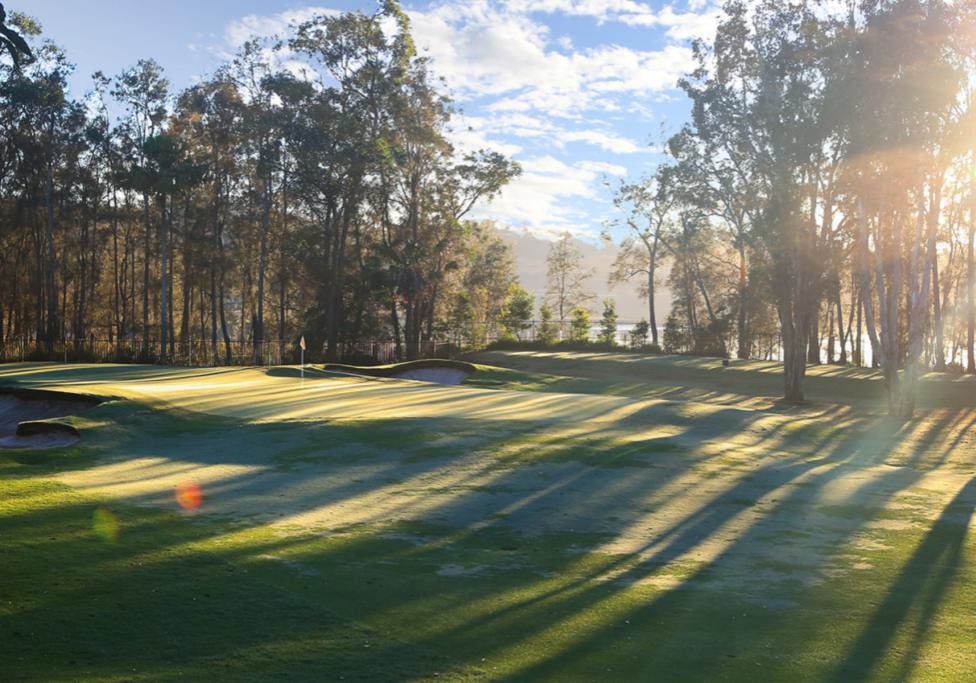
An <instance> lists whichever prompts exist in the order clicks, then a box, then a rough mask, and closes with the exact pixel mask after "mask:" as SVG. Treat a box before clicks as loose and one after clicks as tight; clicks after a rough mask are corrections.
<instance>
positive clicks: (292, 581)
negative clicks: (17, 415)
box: [0, 370, 976, 683]
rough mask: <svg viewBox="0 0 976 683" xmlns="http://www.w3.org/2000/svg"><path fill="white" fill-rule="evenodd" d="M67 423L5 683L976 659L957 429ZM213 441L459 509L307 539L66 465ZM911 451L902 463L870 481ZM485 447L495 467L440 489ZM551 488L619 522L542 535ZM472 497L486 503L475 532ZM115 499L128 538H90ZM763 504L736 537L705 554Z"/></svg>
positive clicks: (9, 516)
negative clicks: (658, 526) (440, 479)
mask: <svg viewBox="0 0 976 683" xmlns="http://www.w3.org/2000/svg"><path fill="white" fill-rule="evenodd" d="M492 372H494V373H496V374H494V375H491V378H492V379H491V381H503V379H504V381H505V383H506V384H512V385H515V384H520V385H521V386H522V388H523V389H525V390H539V389H543V388H548V389H547V390H553V389H551V387H552V386H554V385H560V383H562V384H561V385H560V386H562V387H566V386H572V383H574V382H575V383H577V384H576V386H577V387H583V388H586V387H589V388H591V389H595V388H597V385H596V384H594V383H603V384H600V385H599V388H600V392H592V393H614V392H615V390H614V389H613V385H614V384H615V382H618V381H619V380H605V381H604V380H600V379H588V378H557V377H547V376H544V375H541V374H538V373H537V374H535V375H531V376H526V375H525V373H522V372H519V371H502V370H498V371H492ZM478 376H481V372H480V371H479V375H478ZM478 376H476V378H477V377H478ZM532 386H534V387H535V389H530V387H532ZM559 390H560V391H565V390H566V389H565V388H563V389H559ZM574 393H591V392H583V391H579V392H574ZM689 415H690V417H689ZM763 415H764V413H761V412H759V413H757V415H756V416H748V415H746V414H745V413H744V412H742V413H734V415H733V417H730V418H727V417H721V420H720V419H719V417H715V416H712V417H708V418H702V419H705V420H709V421H711V422H712V423H714V422H719V421H723V420H724V422H722V429H721V430H720V431H719V432H718V437H720V438H721V439H723V440H724V439H733V438H735V437H736V433H735V428H736V425H739V426H740V427H743V426H744V425H746V424H747V420H753V419H757V420H758V419H761V418H762V416H763ZM68 419H69V420H70V421H71V422H72V424H74V425H75V426H77V427H78V428H79V429H81V430H82V433H83V440H82V441H81V442H80V443H79V444H78V445H76V446H73V447H71V448H67V449H58V450H56V451H38V452H34V453H28V452H0V550H2V551H4V552H0V576H2V579H3V580H2V581H0V680H7V678H9V679H10V680H34V681H51V682H54V681H75V680H86V681H87V680H92V681H112V682H113V683H115V682H120V681H126V680H131V681H170V680H173V681H175V680H187V681H196V680H215V681H278V680H296V681H303V680H308V681H313V680H314V681H319V680H339V679H340V677H341V679H342V680H345V681H398V680H405V681H433V680H438V681H440V680H454V681H474V680H491V681H510V682H513V683H536V682H540V681H541V682H552V683H557V682H558V683H563V682H566V683H585V682H587V681H600V682H601V683H602V682H603V681H612V680H618V681H681V680H687V681H732V682H740V683H747V682H748V683H753V682H755V681H791V682H792V681H801V682H811V683H814V682H816V683H826V682H831V683H841V682H842V681H844V682H846V681H870V682H877V683H881V682H892V683H894V682H895V681H920V682H927V681H964V680H967V678H966V677H967V676H968V675H969V673H970V672H971V670H972V669H973V666H974V665H976V642H974V641H973V639H972V637H971V636H972V625H971V618H972V614H973V613H974V611H976V563H974V562H973V559H974V558H973V557H972V540H973V539H972V534H971V532H970V531H969V525H970V521H971V519H972V515H973V510H974V508H976V484H974V483H973V482H969V483H967V484H965V485H963V486H961V487H960V488H959V490H958V492H957V493H956V494H955V495H954V496H953V497H952V498H951V500H948V501H941V502H940V499H939V498H938V497H936V496H934V495H933V491H932V490H931V488H926V487H922V486H919V485H917V482H918V476H920V474H921V473H922V472H923V471H924V472H934V471H938V470H939V469H940V468H954V467H970V468H973V467H974V462H973V461H974V460H976V458H974V457H973V454H971V453H967V452H966V451H965V449H966V448H968V445H967V444H965V443H964V444H963V445H962V446H960V448H958V449H956V450H955V451H953V452H952V456H951V458H952V459H948V460H947V459H946V458H947V457H948V456H944V455H943V454H942V452H941V451H940V450H938V449H937V448H936V445H937V444H938V443H939V435H940V434H943V436H945V434H944V433H942V432H939V431H938V430H937V429H935V428H933V429H931V430H928V431H927V432H925V434H926V436H925V438H924V439H921V440H915V441H913V442H911V443H908V445H905V443H902V442H900V441H899V442H888V441H879V444H880V445H878V446H874V445H871V446H868V445H862V444H860V443H859V442H858V439H860V438H861V437H862V436H863V435H864V434H863V433H862V432H861V431H859V430H848V429H847V428H845V426H844V425H843V424H842V423H839V422H836V423H832V422H827V421H824V422H823V423H816V422H815V423H814V424H813V426H809V423H802V422H796V423H794V422H786V423H784V424H782V425H781V426H780V427H778V428H777V429H776V430H775V431H774V432H772V433H770V434H769V435H768V436H766V437H764V440H762V441H759V442H758V443H751V442H750V443H751V445H750V446H749V450H740V449H739V448H738V447H735V448H733V447H731V446H729V447H728V448H723V449H718V447H717V446H716V444H714V443H710V444H709V443H705V441H704V440H703V439H702V440H697V441H696V439H697V438H698V437H695V434H696V432H695V431H694V430H695V429H699V428H701V431H702V433H703V434H708V435H715V434H716V429H715V425H714V424H706V425H702V424H701V420H700V419H699V418H696V417H694V414H693V413H688V412H687V411H685V412H682V411H681V410H678V409H677V408H675V409H672V408H671V407H669V406H663V407H661V408H660V409H659V410H658V409H655V410H654V411H651V412H648V413H643V414H642V415H641V418H640V419H641V423H642V424H641V426H640V428H641V429H643V430H645V431H646V430H647V429H648V427H647V425H644V424H643V422H645V421H648V420H657V421H659V422H660V423H661V424H662V425H664V426H668V425H672V426H673V425H674V424H677V423H678V422H680V424H681V427H682V429H686V430H688V431H686V432H685V436H683V437H682V438H681V439H678V438H671V437H668V436H657V437H647V438H640V439H638V438H634V435H635V434H637V433H638V432H637V431H636V430H637V429H638V426H639V425H638V424H637V423H633V424H632V423H627V424H619V425H611V426H606V425H604V426H601V427H599V428H594V429H593V431H592V433H591V434H589V435H587V436H581V435H580V429H574V426H569V427H566V426H558V425H555V426H553V425H548V426H546V425H539V424H534V423H529V422H526V423H512V424H510V425H506V427H507V428H499V427H498V425H493V426H492V427H491V428H485V426H484V425H481V424H472V423H470V422H465V421H463V420H452V421H437V420H408V419H395V420H344V421H332V422H325V421H317V422H303V423H249V422H246V421H243V420H236V419H231V418H219V417H214V416H210V415H204V414H200V413H192V412H189V411H182V410H176V409H172V408H162V407H158V406H152V405H149V404H145V403H139V402H135V401H113V402H109V403H107V404H104V405H103V406H100V407H99V408H98V409H96V410H92V411H88V412H86V413H82V414H80V415H76V416H74V417H72V418H68ZM736 420H739V422H736ZM726 422H727V423H728V424H726ZM749 424H751V423H749ZM865 431H866V430H865ZM882 431H884V430H882ZM885 433H887V432H885ZM689 435H690V436H689ZM718 437H716V438H718ZM709 438H711V437H709ZM943 440H944V439H943ZM906 443H907V442H906ZM201 451H206V453H207V458H209V460H214V459H216V460H217V461H220V462H229V463H236V462H243V461H247V462H262V463H264V464H265V465H268V466H270V467H271V468H272V469H274V470H276V471H278V470H280V471H283V472H286V473H289V474H293V475H294V476H295V477H296V478H299V479H300V478H301V477H302V476H305V474H306V473H313V472H316V471H317V470H314V469H308V468H314V467H324V466H326V465H328V466H329V468H331V469H327V470H324V471H326V472H327V474H326V475H323V476H325V477H326V478H328V476H332V475H333V474H336V473H338V472H341V471H342V468H343V467H345V466H350V467H351V466H357V465H372V464H376V463H382V464H383V467H376V468H375V471H365V470H364V473H363V474H361V475H357V479H355V480H354V482H353V483H352V484H348V486H351V487H352V488H354V489H355V491H354V492H352V493H350V494H348V498H347V499H346V500H347V502H348V503H349V504H353V503H354V502H355V501H356V500H358V498H357V497H356V496H355V495H353V493H355V494H356V495H358V494H360V493H375V492H378V491H383V490H387V489H389V488H391V487H392V488H398V490H402V491H403V492H404V493H409V494H410V495H413V496H416V497H419V498H426V497H432V496H442V497H445V498H444V499H445V500H446V501H447V502H449V503H453V504H456V505H458V506H460V507H459V508H458V509H456V510H454V509H453V508H450V507H449V506H448V507H447V509H446V511H445V513H444V515H443V517H444V518H443V520H442V521H440V522H437V523H433V522H429V521H427V522H425V521H416V520H414V521H411V520H403V519H397V518H393V517H391V518H390V519H389V520H387V521H380V522H373V523H368V524H364V523H354V524H339V523H336V524H330V525H328V528H326V529H322V528H315V529H311V528H303V527H301V526H299V525H295V526H294V527H289V526H288V525H287V523H282V524H278V525H275V526H272V525H269V524H266V523H263V522H255V521H248V520H247V519H242V518H240V517H238V518H233V519H228V518H224V517H221V516H217V515H214V516H210V515H208V514H207V513H206V506H205V507H204V510H203V512H202V513H198V514H195V515H193V514H187V513H175V512H173V511H171V510H161V509H159V508H158V507H147V506H138V505H132V504H126V503H124V502H122V501H118V500H111V499H108V498H105V497H100V496H96V495H93V494H86V493H82V492H80V491H78V490H75V489H71V488H69V487H66V486H64V485H63V484H60V483H57V481H55V480H54V479H56V478H57V477H58V476H59V475H60V474H63V473H64V472H66V471H73V470H79V469H87V468H92V467H97V466H99V464H100V463H104V462H106V461H109V460H112V459H120V460H126V459H136V458H147V457H159V458H167V459H170V460H172V461H183V460H187V461H193V460H194V459H195V458H197V457H199V459H200V460H201V461H203V460H205V458H203V457H202V456H200V455H199V453H200V452H201ZM889 451H890V453H889ZM214 454H216V455H214ZM889 455H891V456H892V461H893V464H899V465H901V464H904V465H905V467H894V466H892V467H890V468H888V469H887V470H885V472H884V473H882V474H877V473H874V474H870V475H869V474H868V470H867V469H864V470H863V474H862V469H861V468H862V467H867V466H869V465H877V463H878V462H879V459H881V458H884V457H888V456H889ZM472 462H477V463H478V466H479V468H480V469H479V470H478V472H479V473H482V474H486V475H487V476H488V477H489V478H488V479H486V480H485V481H480V480H479V483H468V484H459V485H456V486H451V487H442V486H440V485H439V484H438V483H437V480H436V479H433V480H430V481H432V482H433V483H428V480H427V479H426V477H427V476H429V475H432V474H435V473H437V472H439V471H448V472H449V471H450V470H451V469H452V468H454V467H460V466H462V465H463V466H464V467H471V463H472ZM916 467H917V468H918V470H916V469H913V468H916ZM407 472H409V473H411V474H410V475H409V476H408V474H407ZM871 472H873V470H872V471H871ZM842 473H846V474H849V475H854V476H862V477H863V481H862V482H861V484H860V485H859V486H860V490H858V491H857V492H855V493H853V494H850V495H844V496H840V494H839V493H838V492H837V490H836V486H835V484H836V483H837V481H838V478H839V475H840V474H842ZM309 476H312V475H311V474H309ZM411 476H412V477H413V479H411ZM491 477H494V478H491ZM599 477H616V478H615V479H613V480H612V481H613V482H614V487H615V488H611V489H609V490H608V492H607V493H606V494H605V495H604V497H603V499H601V501H587V502H585V503H577V504H576V505H575V506H565V507H564V506H562V505H561V504H560V502H559V498H558V497H557V496H558V494H559V491H560V490H562V489H565V490H569V489H570V488H571V487H573V486H577V485H580V486H581V485H582V484H580V483H579V482H581V481H585V480H588V479H595V478H599ZM638 477H651V479H648V480H646V481H649V482H650V483H652V484H654V485H657V486H660V487H664V486H665V485H675V484H676V482H682V481H683V482H686V484H683V486H686V487H687V488H688V489H689V491H688V492H687V493H686V495H685V496H684V497H682V498H681V499H680V505H681V506H683V507H681V508H680V509H678V510H676V509H675V506H676V505H678V504H679V500H678V498H677V497H675V498H668V497H666V496H661V497H658V498H655V499H654V500H653V503H652V504H650V503H646V502H641V503H639V505H640V510H638V511H637V513H639V514H636V513H635V511H634V510H633V508H634V507H635V503H634V502H633V501H637V500H641V501H643V500H644V499H643V498H640V496H639V494H640V492H637V491H635V490H634V489H633V488H627V487H626V486H625V484H626V483H627V481H628V480H629V479H630V480H634V479H636V478H638ZM885 477H886V478H887V479H890V480H891V481H892V482H894V483H891V484H890V485H888V486H889V488H890V489H891V490H896V489H898V487H901V488H900V489H899V490H900V491H901V492H902V493H907V494H911V495H910V497H904V498H902V499H900V500H901V502H902V503H903V504H904V507H901V508H899V507H891V508H886V507H884V502H885V501H884V500H881V496H882V494H885V495H887V493H886V492H887V491H888V489H884V488H881V487H880V485H879V483H878V482H879V481H880V480H881V479H882V478H885ZM640 481H645V480H644V479H641V480H640ZM533 482H538V483H537V484H536V483H533ZM346 485H347V484H343V486H346ZM787 485H789V487H787ZM409 487H413V488H409ZM540 492H541V493H543V494H545V496H548V497H547V498H544V499H543V501H542V502H543V504H544V505H545V506H546V507H545V508H544V509H545V510H546V511H547V514H548V515H550V517H551V518H553V519H556V518H561V517H562V516H564V515H565V516H566V517H567V518H569V519H581V520H582V519H590V520H592V518H593V517H594V516H596V515H602V516H603V517H604V518H605V520H604V521H605V523H601V524H598V525H595V526H599V527H602V529H603V530H602V531H594V530H592V528H590V529H584V528H577V529H573V528H571V527H570V528H564V526H560V525H555V524H554V525H552V526H551V527H549V526H542V527H535V528H534V529H533V530H532V531H531V532H529V531H526V530H525V529H523V528H521V527H520V526H519V524H518V522H519V519H517V518H518V516H519V514H522V513H520V509H521V508H520V505H523V504H524V505H529V504H530V501H529V499H530V498H531V497H532V496H534V495H537V494H539V493H540ZM228 495H231V494H228ZM271 495H274V496H275V497H277V495H278V492H273V494H272V493H271V492H269V499H268V507H269V508H273V506H274V504H275V503H274V500H273V499H271V498H270V496H271ZM523 498H524V500H523ZM475 499H477V500H478V501H482V502H483V501H485V500H489V501H492V504H490V505H486V506H484V510H483V512H482V513H479V515H476V516H475V517H473V519H474V520H475V521H472V522H464V523H461V522H460V521H459V520H460V519H461V517H462V515H461V514H460V513H461V512H464V511H465V510H464V506H465V505H468V504H469V503H468V501H473V500H475ZM496 500H497V501H498V502H497V503H495V502H494V501H496ZM512 501H516V502H517V503H518V504H517V505H511V503H512ZM689 501H694V503H693V504H692V503H690V502H689ZM761 501H762V502H761ZM322 502H323V501H321V500H312V501H309V505H315V504H321V503H322ZM598 503H601V504H598ZM472 504H473V503H472ZM581 505H582V507H581ZM927 506H928V507H927ZM104 507H107V508H111V510H112V511H113V514H114V515H115V517H116V519H117V520H118V524H119V528H118V535H117V538H116V539H115V540H106V539H105V538H103V537H101V536H99V535H98V534H97V533H96V529H95V527H94V526H93V515H94V514H95V512H96V511H97V510H99V508H104ZM540 509H541V508H540ZM452 513H457V514H452ZM100 514H103V513H100ZM533 514H536V513H533ZM747 514H749V515H754V521H752V522H750V525H749V526H747V527H746V528H745V530H744V531H742V532H741V533H739V535H737V536H734V537H729V538H728V539H726V540H725V541H722V542H719V541H718V540H716V541H715V548H716V550H715V552H713V553H712V554H711V555H707V556H706V555H703V557H701V558H697V559H696V558H693V557H691V554H692V552H693V551H694V550H695V549H696V548H707V547H709V543H710V542H711V541H712V540H713V539H718V538H720V537H722V534H723V531H724V530H725V529H726V526H727V524H728V523H729V522H730V521H733V520H735V519H737V518H740V517H741V516H742V515H747ZM657 516H661V517H665V518H669V519H670V518H671V517H673V518H674V519H676V520H677V521H676V522H675V524H674V525H673V526H667V525H665V532H664V533H662V532H660V531H654V532H651V531H648V532H647V534H648V535H647V538H646V547H645V548H644V549H643V550H646V551H652V552H649V553H647V552H645V554H644V555H643V556H642V555H640V553H635V552H616V551H612V550H607V549H606V546H607V544H611V545H612V543H613V542H614V541H615V539H616V537H617V534H618V533H621V532H623V531H630V530H629V529H628V526H630V525H636V524H637V520H641V523H645V524H650V523H653V522H654V520H655V518H656V517H657ZM875 522H898V523H899V524H897V525H892V526H890V527H886V526H884V525H879V526H871V524H872V523H875ZM901 523H903V524H901ZM590 526H591V527H592V526H594V525H590ZM865 539H866V540H869V541H871V543H865V542H864V541H865ZM601 548H602V550H601ZM648 556H649V557H650V559H646V560H642V557H648ZM367 645H369V647H366V646H367ZM72 662H74V663H72ZM435 673H436V674H438V675H437V676H435V675H434V674H435Z"/></svg>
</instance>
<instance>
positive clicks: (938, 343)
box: [932, 256, 946, 372]
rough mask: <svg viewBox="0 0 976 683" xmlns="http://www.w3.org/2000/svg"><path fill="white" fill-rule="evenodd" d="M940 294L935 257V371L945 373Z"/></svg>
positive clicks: (933, 269) (933, 265)
mask: <svg viewBox="0 0 976 683" xmlns="http://www.w3.org/2000/svg"><path fill="white" fill-rule="evenodd" d="M940 296H941V292H940V291H939V258H938V256H936V258H935V259H933V260H932V297H933V299H934V300H935V301H934V306H935V311H934V314H935V318H934V320H933V323H934V325H935V371H936V372H945V371H946V360H945V331H944V330H943V326H942V300H941V298H940Z"/></svg>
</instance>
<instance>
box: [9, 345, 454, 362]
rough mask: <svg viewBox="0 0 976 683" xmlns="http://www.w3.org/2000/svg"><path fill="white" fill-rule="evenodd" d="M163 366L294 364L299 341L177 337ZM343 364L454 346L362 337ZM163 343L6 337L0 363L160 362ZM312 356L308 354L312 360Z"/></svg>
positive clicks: (436, 353) (447, 354)
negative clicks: (258, 341) (367, 339)
mask: <svg viewBox="0 0 976 683" xmlns="http://www.w3.org/2000/svg"><path fill="white" fill-rule="evenodd" d="M166 346H167V349H166V351H167V353H166V364H167V365H182V366H190V367H213V366H256V365H266V366H272V365H288V364H296V365H297V364H298V362H299V358H300V357H301V356H300V352H299V348H298V344H297V343H295V342H293V341H281V340H272V341H265V342H262V343H261V344H259V345H257V347H256V345H255V344H254V342H249V341H245V342H240V341H232V342H229V343H227V342H224V341H223V340H221V341H218V342H217V344H216V346H214V344H213V343H212V342H211V340H209V339H208V340H194V341H177V342H173V343H172V344H169V343H168V344H167V345H166ZM339 350H340V354H339V355H340V358H341V360H343V361H345V362H350V363H360V364H364V365H365V364H375V365H382V364H387V363H395V362H397V361H399V360H406V359H407V358H452V357H454V356H455V355H457V353H458V351H459V349H458V347H457V346H456V345H455V344H453V343H451V342H445V341H423V342H420V344H419V345H418V344H400V345H399V346H398V345H397V344H396V343H395V342H393V341H365V342H356V343H346V344H341V345H340V349H339ZM161 352H162V347H161V344H160V343H159V341H154V340H146V341H142V340H123V341H109V340H105V339H85V340H71V339H69V340H67V341H56V342H53V343H50V344H49V343H47V342H43V341H37V340H35V339H8V340H6V341H4V342H0V363H23V362H53V363H142V364H150V365H151V364H158V363H160V362H161V359H162V353H161ZM312 358H316V359H317V356H313V355H312V354H306V356H305V360H306V361H310V360H312Z"/></svg>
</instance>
